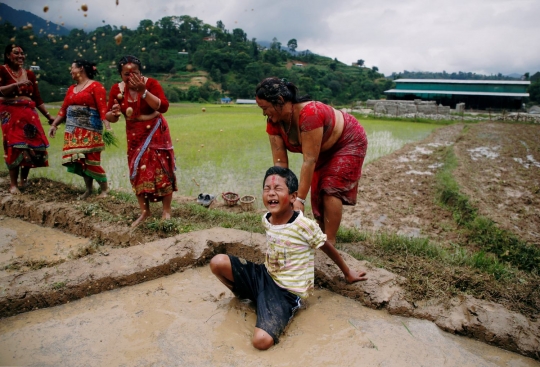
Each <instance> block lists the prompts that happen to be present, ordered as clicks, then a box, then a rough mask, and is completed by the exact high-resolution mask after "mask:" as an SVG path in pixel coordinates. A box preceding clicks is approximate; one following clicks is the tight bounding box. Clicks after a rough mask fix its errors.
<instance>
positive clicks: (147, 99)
mask: <svg viewBox="0 0 540 367" xmlns="http://www.w3.org/2000/svg"><path fill="white" fill-rule="evenodd" d="M141 70H142V66H141V62H140V60H139V59H138V58H136V57H134V56H124V57H122V59H120V62H119V63H118V72H119V73H120V76H121V78H122V82H120V83H117V84H114V85H113V86H112V88H111V91H110V93H109V105H108V109H109V112H107V119H108V120H109V121H111V122H117V121H118V119H119V117H120V115H121V114H122V115H124V117H125V119H126V136H127V145H128V152H127V154H128V165H129V178H130V181H131V185H132V187H133V191H134V192H135V194H136V195H137V201H138V202H139V207H140V209H141V215H140V216H139V218H138V219H137V220H135V221H134V222H133V223H132V226H133V227H135V226H137V225H139V224H140V223H141V222H142V221H144V220H145V219H146V218H148V217H149V216H150V202H156V201H162V202H163V214H162V218H163V219H168V218H170V216H171V202H172V194H173V191H177V190H178V188H177V184H176V176H175V173H174V171H175V169H176V167H175V163H174V151H173V144H172V141H171V134H170V131H169V126H168V124H167V121H166V120H165V118H164V117H163V115H162V114H163V113H165V112H167V110H168V109H169V101H167V98H166V97H165V93H164V92H163V88H162V87H161V85H160V84H159V82H158V81H157V80H155V79H152V78H147V77H145V76H143V75H142V74H141Z"/></svg>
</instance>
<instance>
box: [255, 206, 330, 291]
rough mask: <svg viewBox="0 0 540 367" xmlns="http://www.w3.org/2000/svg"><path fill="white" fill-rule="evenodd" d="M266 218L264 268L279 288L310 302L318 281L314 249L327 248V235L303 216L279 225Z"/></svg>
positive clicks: (312, 221)
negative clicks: (308, 299)
mask: <svg viewBox="0 0 540 367" xmlns="http://www.w3.org/2000/svg"><path fill="white" fill-rule="evenodd" d="M267 214H268V213H266V214H265V215H263V225H264V228H265V229H266V243H267V246H268V247H267V250H266V257H265V261H264V265H265V266H266V269H267V270H268V273H269V274H270V276H271V277H272V278H273V279H274V281H275V282H276V283H277V285H279V286H280V287H282V288H285V289H287V290H288V291H289V292H291V293H294V294H296V295H298V296H299V297H301V298H307V297H308V296H309V295H310V293H312V290H313V285H314V281H315V249H317V248H319V247H321V246H322V245H324V243H325V241H326V235H325V234H324V233H323V232H322V231H321V228H320V227H319V225H318V224H317V222H315V221H314V220H312V219H309V218H306V217H304V215H303V213H302V212H298V217H297V218H296V219H295V220H294V221H293V222H292V223H287V224H280V225H273V224H271V223H270V222H269V221H268V219H266V216H267Z"/></svg>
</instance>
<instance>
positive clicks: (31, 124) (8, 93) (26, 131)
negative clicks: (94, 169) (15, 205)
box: [0, 44, 52, 194]
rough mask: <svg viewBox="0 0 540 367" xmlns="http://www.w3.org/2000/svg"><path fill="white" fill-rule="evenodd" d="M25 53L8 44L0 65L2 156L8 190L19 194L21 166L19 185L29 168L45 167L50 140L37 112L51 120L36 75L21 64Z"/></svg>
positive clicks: (17, 47)
mask: <svg viewBox="0 0 540 367" xmlns="http://www.w3.org/2000/svg"><path fill="white" fill-rule="evenodd" d="M25 58H26V55H25V54H24V50H23V49H22V47H20V46H17V45H14V44H9V45H7V46H6V48H5V50H4V65H0V121H1V123H2V139H3V145H4V159H5V161H6V165H7V167H8V169H9V179H10V184H9V192H10V193H12V194H20V193H21V192H20V191H19V188H18V186H17V180H18V178H19V167H20V174H21V178H20V187H25V186H26V185H27V179H28V173H29V172H30V168H34V167H47V166H48V165H49V163H48V157H47V148H48V147H49V141H48V140H47V136H46V135H45V132H44V131H43V127H42V126H41V122H40V121H39V116H38V114H37V112H36V106H37V109H38V110H39V112H41V113H42V114H43V116H45V117H46V118H47V120H48V121H49V124H50V123H51V122H52V117H51V115H50V114H49V112H47V108H46V107H45V104H43V100H42V99H41V96H40V94H39V89H38V85H37V81H36V76H35V75H34V73H33V72H32V71H31V70H25V69H24V67H23V64H24V61H25Z"/></svg>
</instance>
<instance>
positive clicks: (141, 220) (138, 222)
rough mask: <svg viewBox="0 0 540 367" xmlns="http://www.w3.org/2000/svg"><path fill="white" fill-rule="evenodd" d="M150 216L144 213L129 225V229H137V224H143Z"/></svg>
mask: <svg viewBox="0 0 540 367" xmlns="http://www.w3.org/2000/svg"><path fill="white" fill-rule="evenodd" d="M149 216H150V213H148V212H146V211H145V212H144V213H142V214H141V216H140V217H139V218H137V220H136V221H135V222H133V223H131V227H133V228H135V227H137V226H138V225H139V224H141V223H142V222H144V221H145V220H146V218H148V217H149Z"/></svg>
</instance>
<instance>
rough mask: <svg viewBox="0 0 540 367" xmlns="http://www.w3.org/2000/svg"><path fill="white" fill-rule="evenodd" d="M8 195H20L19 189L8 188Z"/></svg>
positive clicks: (15, 187) (14, 187)
mask: <svg viewBox="0 0 540 367" xmlns="http://www.w3.org/2000/svg"><path fill="white" fill-rule="evenodd" d="M9 193H10V194H12V195H20V194H21V191H20V190H19V188H18V187H17V186H10V187H9Z"/></svg>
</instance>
